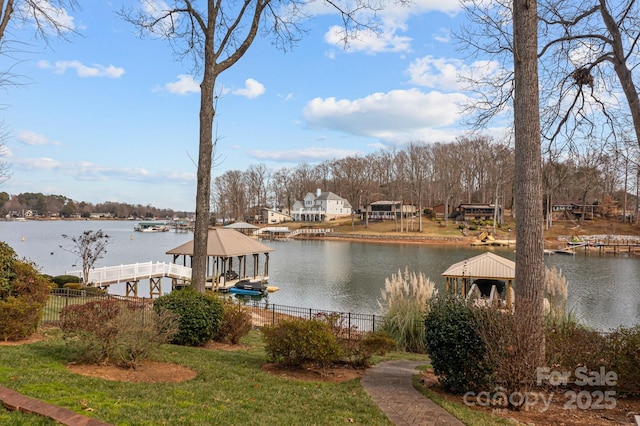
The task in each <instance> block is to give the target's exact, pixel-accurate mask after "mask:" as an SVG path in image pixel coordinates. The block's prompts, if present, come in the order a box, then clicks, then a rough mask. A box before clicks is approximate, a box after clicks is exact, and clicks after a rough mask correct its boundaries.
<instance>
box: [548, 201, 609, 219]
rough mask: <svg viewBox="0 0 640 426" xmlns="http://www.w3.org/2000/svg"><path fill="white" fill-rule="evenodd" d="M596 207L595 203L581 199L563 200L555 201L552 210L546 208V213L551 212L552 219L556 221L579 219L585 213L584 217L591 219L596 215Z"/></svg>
mask: <svg viewBox="0 0 640 426" xmlns="http://www.w3.org/2000/svg"><path fill="white" fill-rule="evenodd" d="M545 207H546V206H545ZM596 207H597V206H596V205H594V204H584V203H583V202H581V201H562V202H558V203H554V204H553V205H552V206H551V212H547V209H546V208H545V215H546V214H549V213H550V214H551V219H553V220H554V221H555V220H578V219H580V218H582V216H583V214H584V218H585V219H589V220H590V219H593V217H594V216H595V211H596Z"/></svg>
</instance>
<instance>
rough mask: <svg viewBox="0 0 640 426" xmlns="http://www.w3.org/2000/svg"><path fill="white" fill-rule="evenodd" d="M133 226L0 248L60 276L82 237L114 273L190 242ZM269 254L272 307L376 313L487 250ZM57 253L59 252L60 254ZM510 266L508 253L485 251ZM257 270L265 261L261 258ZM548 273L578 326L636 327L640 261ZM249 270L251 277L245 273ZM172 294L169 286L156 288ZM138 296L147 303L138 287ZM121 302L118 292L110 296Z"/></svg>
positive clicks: (570, 262) (563, 265) (347, 246)
mask: <svg viewBox="0 0 640 426" xmlns="http://www.w3.org/2000/svg"><path fill="white" fill-rule="evenodd" d="M136 224H137V222H131V221H27V222H0V240H2V241H4V242H6V243H7V244H9V245H10V246H11V247H12V248H13V249H14V250H15V251H16V252H17V253H18V255H20V256H21V257H26V258H28V259H30V260H31V261H33V262H34V263H35V264H36V265H37V266H38V268H39V269H40V271H42V272H43V273H47V274H49V275H60V274H63V273H65V271H68V270H77V269H80V268H81V265H80V263H79V260H78V259H77V258H76V257H75V255H73V254H72V253H70V252H68V251H66V250H65V249H64V248H68V247H70V244H69V243H70V242H69V240H66V239H64V238H63V237H62V235H63V234H66V235H69V236H79V235H80V234H81V233H82V232H83V231H85V230H92V231H96V230H98V229H102V230H103V231H105V232H106V233H107V234H108V235H109V236H110V237H111V238H110V243H109V245H108V248H107V253H106V254H105V256H104V258H103V259H100V260H99V261H98V262H97V263H96V265H95V266H96V267H100V266H116V265H120V264H131V263H136V262H149V261H153V262H171V260H172V257H171V256H169V255H167V254H166V252H167V251H168V250H170V249H172V248H174V247H176V246H178V245H180V244H182V243H184V242H186V241H190V240H191V239H193V234H191V233H176V232H173V231H170V232H157V233H153V232H152V233H140V232H134V231H133V227H134V226H135V225H136ZM263 243H264V244H266V245H268V246H270V247H272V248H274V249H275V251H274V252H272V253H271V254H270V260H269V285H273V286H277V287H279V288H280V290H279V291H278V292H275V293H271V294H269V296H268V300H269V302H270V303H276V304H282V305H289V306H300V307H307V308H314V309H324V310H334V311H344V312H357V313H365V314H378V313H380V310H379V306H378V300H379V299H380V297H381V296H380V294H381V293H380V292H381V290H382V289H383V288H384V281H385V278H390V277H391V275H392V274H397V273H398V271H402V272H404V270H405V268H408V270H409V271H411V272H422V273H424V274H425V275H426V276H427V277H429V278H430V279H431V280H432V281H434V282H436V284H437V285H438V287H440V288H442V287H443V286H444V280H443V279H442V276H441V274H442V272H444V271H445V270H446V269H447V268H448V267H449V266H450V265H451V264H453V263H456V262H459V261H461V260H464V259H467V258H470V257H473V256H476V255H478V254H480V253H483V252H484V251H486V250H487V248H486V247H468V246H458V247H448V246H446V247H440V246H426V245H414V244H376V243H356V242H342V241H263ZM61 246H62V248H61ZM491 251H493V252H495V253H496V254H498V255H500V256H503V257H506V258H508V259H511V260H515V253H514V252H513V248H491ZM260 261H261V262H263V261H264V259H263V257H262V256H261V259H260ZM545 261H546V263H547V266H549V267H551V266H556V267H558V268H560V269H562V272H563V274H564V276H565V277H566V278H567V281H568V282H569V300H568V304H569V307H570V309H572V311H573V313H574V314H575V315H576V317H577V318H578V319H579V320H580V321H581V322H582V323H584V324H586V325H589V326H591V327H594V328H597V329H601V330H607V329H611V328H615V327H619V326H630V325H636V324H640V258H639V257H638V256H633V257H626V256H615V257H614V256H610V255H609V256H599V255H597V254H590V255H586V254H581V253H579V254H577V255H576V256H562V255H552V256H546V257H545ZM249 270H251V269H249ZM162 286H163V289H162V290H163V292H165V293H166V292H168V291H170V286H171V282H170V280H169V279H166V280H163V282H162ZM139 290H140V291H139V294H140V295H141V296H145V295H148V294H149V293H148V291H149V289H148V284H147V283H145V282H141V283H140V285H139ZM109 291H110V292H111V293H114V294H124V292H125V289H124V284H119V285H114V286H111V287H110V290H109Z"/></svg>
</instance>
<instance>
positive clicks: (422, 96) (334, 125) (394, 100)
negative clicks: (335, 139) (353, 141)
mask: <svg viewBox="0 0 640 426" xmlns="http://www.w3.org/2000/svg"><path fill="white" fill-rule="evenodd" d="M465 100H466V97H465V95H463V94H460V93H451V94H446V93H441V92H437V91H433V92H429V93H425V92H421V91H420V90H418V89H409V90H393V91H390V92H388V93H374V94H372V95H369V96H367V97H365V98H361V99H356V100H348V99H336V98H326V99H322V98H315V99H313V100H311V101H310V102H309V103H308V104H307V105H306V106H305V108H304V110H303V117H304V120H305V122H306V123H307V125H308V126H309V127H311V128H317V129H330V130H334V131H340V132H344V133H347V134H352V135H357V136H368V137H375V138H379V139H381V140H383V141H392V142H406V140H404V138H415V137H421V138H426V137H428V138H429V139H430V140H431V139H433V138H435V137H439V136H440V135H441V134H445V133H447V132H448V131H446V130H445V129H442V130H439V131H437V130H435V129H434V128H444V127H447V126H451V125H453V124H455V123H456V122H457V121H458V120H459V118H460V116H461V113H460V107H459V106H460V105H461V104H462V103H463V102H464V101H465ZM442 132H443V133H442Z"/></svg>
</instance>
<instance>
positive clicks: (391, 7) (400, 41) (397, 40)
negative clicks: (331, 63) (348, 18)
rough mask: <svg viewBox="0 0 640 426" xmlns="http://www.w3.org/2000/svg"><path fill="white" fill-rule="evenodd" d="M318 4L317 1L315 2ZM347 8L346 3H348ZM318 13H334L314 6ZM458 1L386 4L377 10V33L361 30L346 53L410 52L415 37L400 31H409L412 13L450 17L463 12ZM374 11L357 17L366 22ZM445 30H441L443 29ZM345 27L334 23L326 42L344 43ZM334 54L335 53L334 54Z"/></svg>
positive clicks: (426, 0) (339, 44)
mask: <svg viewBox="0 0 640 426" xmlns="http://www.w3.org/2000/svg"><path fill="white" fill-rule="evenodd" d="M316 3H317V2H316ZM338 4H340V2H338ZM345 7H347V6H345ZM311 10H313V11H314V12H315V13H316V14H329V13H332V12H333V13H335V9H333V8H320V9H317V10H316V9H311ZM460 10H461V7H460V2H459V1H458V0H441V1H439V0H415V1H413V2H411V3H410V4H409V5H407V4H406V3H403V2H392V3H390V4H387V5H385V7H384V9H382V10H378V11H376V12H375V13H376V16H375V20H376V22H377V23H378V28H377V29H378V30H379V31H378V33H376V32H374V31H360V32H359V33H358V34H356V37H355V38H353V39H350V40H349V43H348V46H347V47H346V49H345V50H346V51H347V52H366V53H369V54H373V53H377V52H407V51H409V50H410V49H411V46H410V43H411V41H412V39H411V38H410V37H407V36H402V35H400V33H402V32H406V31H407V30H408V25H407V22H408V20H409V18H411V17H412V16H418V15H422V14H426V13H430V12H440V13H444V14H447V15H449V16H455V15H456V14H457V13H458V12H460ZM372 13H373V12H372V11H366V10H362V11H360V12H359V13H358V15H357V19H358V20H359V21H360V22H367V20H369V19H371V16H372V15H371V14H372ZM440 31H441V32H442V30H440ZM344 39H345V38H344V29H343V28H342V27H341V26H332V27H330V28H329V29H328V31H327V32H326V33H325V41H326V42H327V43H328V44H330V45H332V46H339V47H340V48H341V49H342V48H343V46H344ZM436 39H437V40H438V41H444V40H445V38H444V37H442V36H439V37H436ZM332 54H334V53H332Z"/></svg>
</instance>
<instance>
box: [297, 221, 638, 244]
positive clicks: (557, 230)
mask: <svg viewBox="0 0 640 426" xmlns="http://www.w3.org/2000/svg"><path fill="white" fill-rule="evenodd" d="M505 219H506V220H505V223H504V224H503V225H502V226H501V227H499V228H496V235H495V237H496V238H497V239H507V238H509V239H511V240H513V239H515V237H516V231H515V230H516V224H515V220H513V219H511V218H510V217H506V218H505ZM285 225H286V226H287V227H289V228H290V229H297V228H300V227H315V228H332V229H333V231H334V232H339V233H344V234H361V235H387V236H390V237H392V236H421V237H460V236H462V232H461V231H460V229H458V225H457V224H456V223H455V222H454V221H449V224H448V226H446V227H445V226H444V221H441V223H440V222H439V221H437V220H432V219H429V218H423V219H422V232H418V221H417V219H416V220H415V222H414V225H413V228H412V229H413V230H410V231H409V232H399V231H396V229H398V228H399V226H400V222H398V224H397V225H396V224H395V223H394V222H393V221H384V222H369V226H368V227H365V224H364V221H359V220H356V221H355V225H354V226H353V227H352V226H351V219H350V218H349V219H339V220H332V221H329V222H319V223H316V222H287V223H286V224H285ZM405 227H406V224H405ZM405 229H406V228H405ZM410 229H411V228H410ZM508 229H511V232H509V231H508ZM484 230H486V229H485V227H481V228H478V229H477V230H475V231H469V236H470V237H473V236H477V235H480V233H481V232H482V231H484ZM489 231H493V227H489ZM572 235H575V236H580V235H640V227H639V226H637V225H633V224H628V223H621V222H617V221H613V220H606V219H595V220H585V221H584V222H582V223H580V222H579V221H556V222H554V223H553V226H552V227H551V229H548V230H547V229H545V231H544V236H545V239H547V240H550V241H557V238H558V237H559V236H572Z"/></svg>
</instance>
